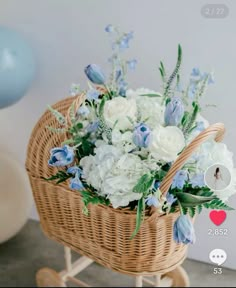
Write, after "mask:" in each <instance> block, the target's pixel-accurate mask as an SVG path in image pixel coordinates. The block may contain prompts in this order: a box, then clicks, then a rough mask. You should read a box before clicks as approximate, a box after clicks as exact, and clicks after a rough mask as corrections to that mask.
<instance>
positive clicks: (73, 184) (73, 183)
mask: <svg viewBox="0 0 236 288" xmlns="http://www.w3.org/2000/svg"><path fill="white" fill-rule="evenodd" d="M70 189H74V190H83V189H84V185H83V183H82V182H81V180H80V179H79V176H78V175H76V176H75V177H74V178H71V179H70Z"/></svg>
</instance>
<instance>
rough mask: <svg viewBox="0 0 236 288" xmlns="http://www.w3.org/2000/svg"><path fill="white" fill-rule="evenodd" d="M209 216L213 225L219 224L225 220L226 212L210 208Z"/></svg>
mask: <svg viewBox="0 0 236 288" xmlns="http://www.w3.org/2000/svg"><path fill="white" fill-rule="evenodd" d="M209 217H210V219H211V221H212V222H213V223H214V224H215V225H217V226H219V225H221V224H222V223H223V222H224V221H225V219H226V212H225V211H224V210H212V211H211V212H210V214H209Z"/></svg>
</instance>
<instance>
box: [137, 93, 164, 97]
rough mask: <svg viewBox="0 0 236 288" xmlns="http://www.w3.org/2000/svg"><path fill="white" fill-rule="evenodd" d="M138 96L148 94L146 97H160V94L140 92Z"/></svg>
mask: <svg viewBox="0 0 236 288" xmlns="http://www.w3.org/2000/svg"><path fill="white" fill-rule="evenodd" d="M140 96H148V97H162V95H161V94H154V93H148V94H141V95H140Z"/></svg>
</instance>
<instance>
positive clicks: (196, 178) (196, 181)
mask: <svg viewBox="0 0 236 288" xmlns="http://www.w3.org/2000/svg"><path fill="white" fill-rule="evenodd" d="M190 183H191V184H192V187H193V188H195V187H199V188H202V187H205V186H206V183H205V181H204V173H198V174H194V175H193V176H192V177H191V178H190Z"/></svg>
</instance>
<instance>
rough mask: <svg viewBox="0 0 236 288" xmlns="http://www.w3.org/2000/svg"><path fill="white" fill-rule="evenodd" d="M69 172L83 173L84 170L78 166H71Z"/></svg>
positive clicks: (74, 173)
mask: <svg viewBox="0 0 236 288" xmlns="http://www.w3.org/2000/svg"><path fill="white" fill-rule="evenodd" d="M66 172H67V173H70V174H73V175H76V174H77V175H81V174H82V170H81V169H80V168H79V167H78V166H71V167H69V168H68V169H67V171H66Z"/></svg>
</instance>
